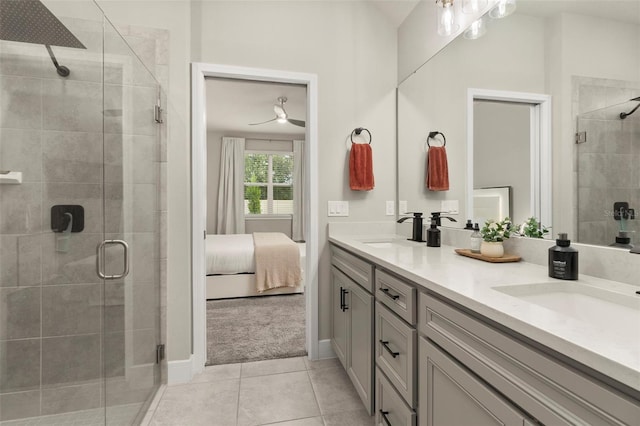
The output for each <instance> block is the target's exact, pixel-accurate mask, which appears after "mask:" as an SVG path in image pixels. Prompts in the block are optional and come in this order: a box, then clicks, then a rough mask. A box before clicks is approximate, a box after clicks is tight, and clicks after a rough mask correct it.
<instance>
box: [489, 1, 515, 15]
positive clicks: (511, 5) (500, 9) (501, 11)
mask: <svg viewBox="0 0 640 426" xmlns="http://www.w3.org/2000/svg"><path fill="white" fill-rule="evenodd" d="M515 10H516V0H499V1H498V4H497V5H496V6H495V7H494V8H493V9H491V10H490V11H489V16H491V17H492V18H495V19H500V18H504V17H505V16H509V15H511V14H512V13H513V12H515Z"/></svg>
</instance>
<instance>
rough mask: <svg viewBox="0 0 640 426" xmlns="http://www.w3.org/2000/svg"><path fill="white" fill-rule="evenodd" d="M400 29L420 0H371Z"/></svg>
mask: <svg viewBox="0 0 640 426" xmlns="http://www.w3.org/2000/svg"><path fill="white" fill-rule="evenodd" d="M369 1H370V2H372V3H373V4H374V5H375V6H376V7H377V8H378V9H380V11H381V12H382V13H383V14H384V15H385V16H386V17H387V18H389V22H391V24H392V25H393V26H394V27H396V28H398V27H399V26H400V25H401V24H402V23H403V22H404V20H405V18H406V17H407V16H409V14H410V13H411V11H413V9H414V8H415V7H416V6H417V4H418V3H420V0H369Z"/></svg>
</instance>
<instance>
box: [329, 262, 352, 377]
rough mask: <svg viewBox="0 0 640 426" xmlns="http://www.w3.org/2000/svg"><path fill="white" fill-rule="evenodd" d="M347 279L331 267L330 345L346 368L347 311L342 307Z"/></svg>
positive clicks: (347, 283)
mask: <svg viewBox="0 0 640 426" xmlns="http://www.w3.org/2000/svg"><path fill="white" fill-rule="evenodd" d="M348 285H349V279H348V278H347V277H346V276H345V275H344V274H343V273H342V272H340V271H339V270H338V269H336V268H335V267H334V266H332V267H331V346H332V347H333V351H334V352H335V353H336V356H337V357H338V359H339V360H340V362H341V363H342V366H343V367H344V368H345V369H346V368H347V312H348V311H346V310H344V309H343V305H344V299H345V291H347V286H348Z"/></svg>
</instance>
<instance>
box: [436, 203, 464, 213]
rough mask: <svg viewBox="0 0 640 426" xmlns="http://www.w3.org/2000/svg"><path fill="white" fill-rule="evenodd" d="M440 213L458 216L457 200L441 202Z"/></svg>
mask: <svg viewBox="0 0 640 426" xmlns="http://www.w3.org/2000/svg"><path fill="white" fill-rule="evenodd" d="M440 211H441V212H443V213H447V214H460V203H459V202H458V200H442V201H441V202H440Z"/></svg>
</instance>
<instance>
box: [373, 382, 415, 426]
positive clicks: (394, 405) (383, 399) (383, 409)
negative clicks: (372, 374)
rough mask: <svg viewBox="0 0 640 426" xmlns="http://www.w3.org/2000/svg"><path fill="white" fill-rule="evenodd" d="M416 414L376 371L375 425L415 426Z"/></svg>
mask: <svg viewBox="0 0 640 426" xmlns="http://www.w3.org/2000/svg"><path fill="white" fill-rule="evenodd" d="M415 424H416V413H415V411H413V410H412V409H411V408H410V407H409V406H408V405H407V404H406V403H405V402H404V400H403V399H402V397H401V396H400V395H398V393H397V392H396V390H395V389H394V388H393V386H392V385H391V383H390V382H389V380H387V378H386V377H385V376H384V374H383V373H382V372H381V371H380V370H378V371H376V425H383V426H387V425H393V426H415Z"/></svg>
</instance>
